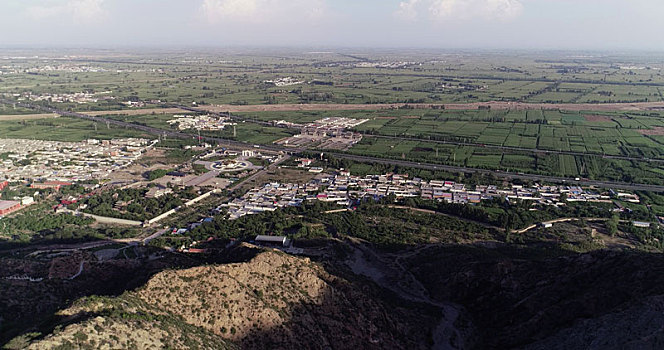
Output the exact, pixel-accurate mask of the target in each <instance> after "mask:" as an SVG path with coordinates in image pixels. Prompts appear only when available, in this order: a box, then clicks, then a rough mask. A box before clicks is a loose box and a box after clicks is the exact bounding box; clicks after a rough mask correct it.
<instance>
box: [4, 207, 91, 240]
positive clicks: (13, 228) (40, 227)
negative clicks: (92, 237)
mask: <svg viewBox="0 0 664 350" xmlns="http://www.w3.org/2000/svg"><path fill="white" fill-rule="evenodd" d="M2 222H3V226H2V231H3V232H5V233H10V234H11V233H16V232H17V231H30V232H36V233H43V234H49V233H53V232H57V231H60V230H61V229H64V228H65V227H67V226H73V227H75V228H78V227H82V226H87V225H90V224H92V223H93V222H94V220H93V219H91V218H86V217H82V216H74V215H71V214H49V215H36V214H35V211H31V212H29V213H25V214H19V215H16V216H12V217H8V218H5V219H3V220H2Z"/></svg>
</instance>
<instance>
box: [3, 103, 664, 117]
mask: <svg viewBox="0 0 664 350" xmlns="http://www.w3.org/2000/svg"><path fill="white" fill-rule="evenodd" d="M403 107H408V108H413V109H445V110H474V109H480V108H491V109H492V110H507V109H511V110H538V109H560V110H565V111H595V112H611V111H648V110H664V102H635V103H600V104H597V103H560V104H556V103H524V102H499V101H494V102H476V103H447V104H426V103H419V104H413V103H410V104H407V103H406V104H404V103H388V104H333V103H332V104H279V105H246V106H234V105H207V106H200V107H199V108H200V109H204V110H207V111H210V112H214V113H222V112H230V113H242V112H296V111H379V110H389V109H398V108H403ZM186 112H187V111H185V110H182V109H179V108H150V109H124V110H110V111H89V112H85V113H86V114H89V115H92V116H104V115H113V114H123V115H130V116H131V115H145V114H153V113H154V114H176V113H186ZM54 117H55V115H54V114H27V115H0V120H25V119H39V118H54ZM407 118H412V116H408V117H407Z"/></svg>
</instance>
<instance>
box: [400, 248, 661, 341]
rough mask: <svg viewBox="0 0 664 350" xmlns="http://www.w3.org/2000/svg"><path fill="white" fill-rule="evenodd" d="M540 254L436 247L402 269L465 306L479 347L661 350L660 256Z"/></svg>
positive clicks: (430, 289) (433, 293)
mask: <svg viewBox="0 0 664 350" xmlns="http://www.w3.org/2000/svg"><path fill="white" fill-rule="evenodd" d="M543 253H544V252H542V251H539V250H534V249H531V248H526V249H517V248H515V247H507V246H502V247H501V246H499V247H492V248H486V247H472V246H466V247H463V246H447V247H445V246H438V247H432V248H430V249H425V250H423V251H421V252H419V253H418V254H415V255H413V256H411V257H409V258H408V259H406V262H405V264H406V265H407V268H408V269H409V270H410V271H411V272H412V273H413V275H414V276H415V277H416V278H417V279H418V280H419V281H421V282H422V284H423V285H424V286H425V288H426V289H427V290H428V292H429V294H430V295H431V297H432V298H433V299H435V300H440V301H446V302H450V301H451V302H454V303H457V304H460V305H462V306H463V307H464V308H465V310H466V311H467V312H468V316H469V317H470V318H471V319H472V322H473V324H474V325H475V326H476V327H477V329H478V330H479V334H478V337H479V342H478V343H479V344H480V347H481V348H490V349H507V348H521V347H528V348H532V349H551V348H557V349H623V348H634V349H636V348H639V349H643V348H646V349H647V348H653V349H654V348H661V346H662V335H661V334H662V333H661V329H662V327H664V319H663V318H662V317H661V310H662V297H663V296H664V275H662V273H661V272H662V271H664V257H662V256H661V254H647V253H641V252H630V251H625V252H618V251H607V250H602V251H595V252H591V253H587V254H570V255H563V256H547V255H546V254H543ZM538 254H539V255H538Z"/></svg>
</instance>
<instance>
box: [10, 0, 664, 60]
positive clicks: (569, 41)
mask: <svg viewBox="0 0 664 350" xmlns="http://www.w3.org/2000/svg"><path fill="white" fill-rule="evenodd" d="M663 14H664V1H663V0H0V46H4V47H6V46H26V47H33V46H39V47H43V46H67V47H83V46H94V47H105V46H157V47H159V46H219V47H224V46H263V45H269V46H313V47H316V46H319V47H325V46H348V47H356V46H362V47H424V48H525V49H528V48H537V49H539V48H544V49H547V48H550V49H558V48H562V49H565V48H570V49H647V50H658V51H664V39H663V38H662V35H663V34H664V20H662V15H663Z"/></svg>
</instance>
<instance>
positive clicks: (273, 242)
mask: <svg viewBox="0 0 664 350" xmlns="http://www.w3.org/2000/svg"><path fill="white" fill-rule="evenodd" d="M254 242H255V243H256V244H260V245H267V246H280V247H286V246H288V244H287V242H288V239H286V237H285V236H265V235H258V236H256V238H255V239H254Z"/></svg>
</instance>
